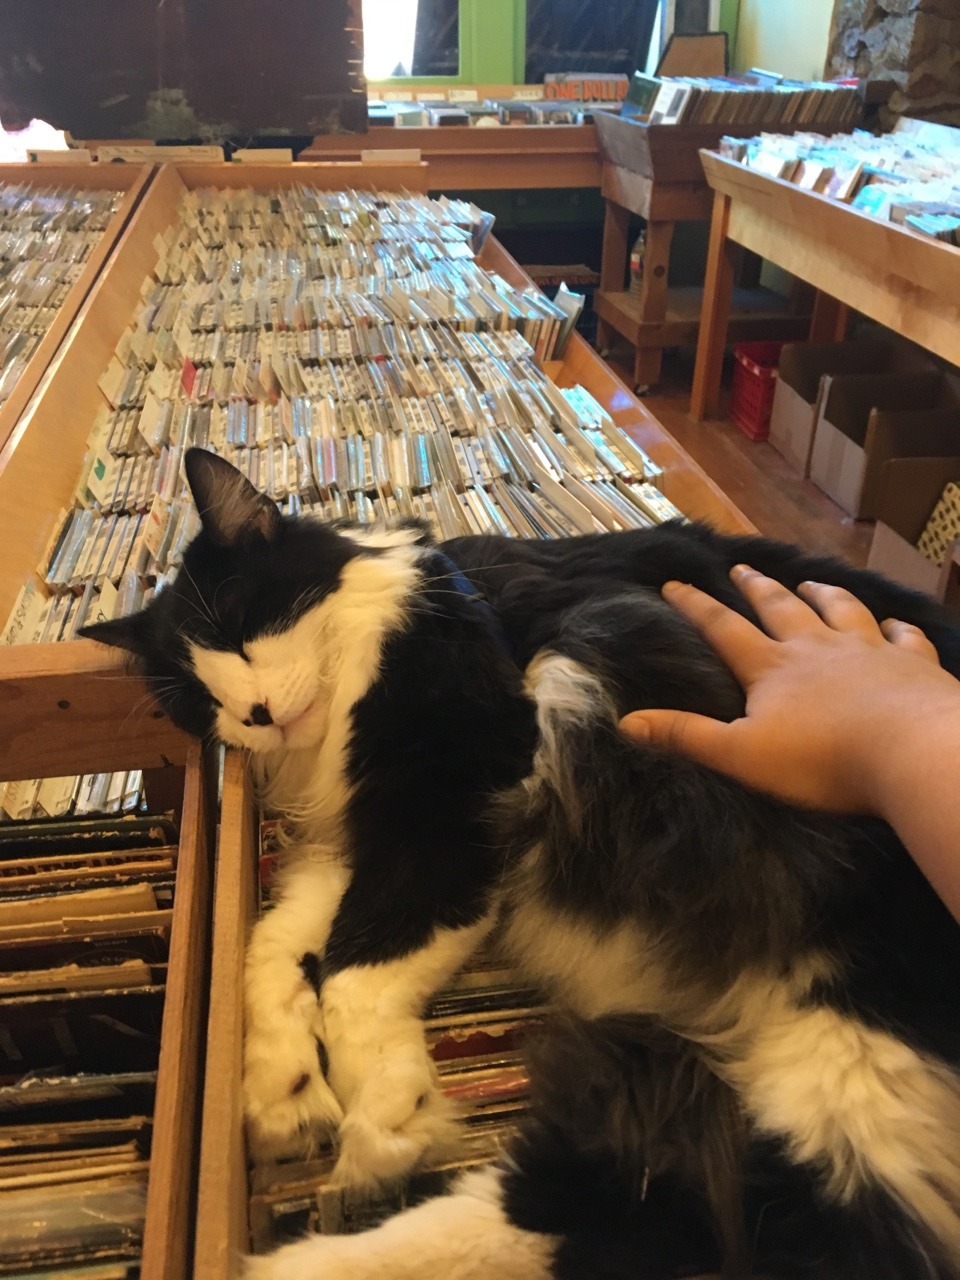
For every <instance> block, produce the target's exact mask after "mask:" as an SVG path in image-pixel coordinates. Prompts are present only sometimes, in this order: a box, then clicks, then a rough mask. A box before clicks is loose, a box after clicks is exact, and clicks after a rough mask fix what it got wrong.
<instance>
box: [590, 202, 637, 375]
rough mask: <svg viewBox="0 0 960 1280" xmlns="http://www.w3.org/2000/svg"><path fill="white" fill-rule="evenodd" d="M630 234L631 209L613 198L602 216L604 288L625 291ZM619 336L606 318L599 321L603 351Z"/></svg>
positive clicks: (601, 270)
mask: <svg viewBox="0 0 960 1280" xmlns="http://www.w3.org/2000/svg"><path fill="white" fill-rule="evenodd" d="M629 236H630V210H629V209H625V208H624V207H623V205H619V204H617V203H616V201H614V200H608V201H607V211H606V214H605V215H604V219H603V252H602V256H601V259H600V288H601V289H602V290H605V291H610V292H612V293H622V291H623V287H624V281H625V280H626V276H627V260H628V258H629V256H630V245H629V243H628V241H629ZM617 336H618V335H617V331H616V329H614V328H613V326H612V325H610V324H608V323H607V321H606V320H602V319H598V320H597V346H598V347H599V348H600V350H601V351H602V350H604V348H606V347H609V346H610V345H611V343H613V342H614V341H615V340H616V338H617Z"/></svg>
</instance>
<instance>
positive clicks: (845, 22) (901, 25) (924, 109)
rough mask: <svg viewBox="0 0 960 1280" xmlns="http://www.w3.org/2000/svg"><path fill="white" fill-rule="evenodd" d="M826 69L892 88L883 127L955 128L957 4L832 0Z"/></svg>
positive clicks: (953, 0)
mask: <svg viewBox="0 0 960 1280" xmlns="http://www.w3.org/2000/svg"><path fill="white" fill-rule="evenodd" d="M829 69H830V74H831V75H856V76H862V77H867V78H870V79H880V80H892V81H893V82H894V83H895V84H896V86H897V87H896V90H895V92H894V94H893V97H892V98H891V99H890V102H889V104H888V105H887V107H886V108H885V110H884V113H883V116H884V118H883V120H882V123H883V124H884V126H885V127H890V126H891V125H892V124H893V123H895V121H896V119H897V117H898V116H901V115H907V116H915V117H916V118H918V119H922V120H936V121H938V122H939V123H941V124H953V125H960V0H837V7H836V10H835V11H834V16H833V37H832V43H831V49H830V63H829Z"/></svg>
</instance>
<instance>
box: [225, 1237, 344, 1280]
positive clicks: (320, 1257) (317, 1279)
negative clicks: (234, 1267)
mask: <svg viewBox="0 0 960 1280" xmlns="http://www.w3.org/2000/svg"><path fill="white" fill-rule="evenodd" d="M355 1239H356V1237H352V1236H321V1235H315V1236H308V1237H307V1239H306V1240H300V1241H298V1242H297V1243H296V1244H287V1245H284V1246H283V1247H282V1248H280V1249H277V1250H276V1251H275V1252H274V1253H269V1254H266V1255H264V1257H262V1258H247V1259H246V1262H245V1264H244V1268H243V1280H361V1277H362V1276H363V1275H364V1274H367V1273H366V1272H365V1270H364V1267H363V1261H362V1258H358V1256H357V1248H356V1246H355V1244H354V1241H355Z"/></svg>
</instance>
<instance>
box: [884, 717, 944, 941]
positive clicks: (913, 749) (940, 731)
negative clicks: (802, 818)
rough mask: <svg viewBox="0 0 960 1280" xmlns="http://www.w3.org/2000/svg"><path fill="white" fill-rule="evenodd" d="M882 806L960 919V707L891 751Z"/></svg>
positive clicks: (901, 837) (887, 764)
mask: <svg viewBox="0 0 960 1280" xmlns="http://www.w3.org/2000/svg"><path fill="white" fill-rule="evenodd" d="M878 799H879V803H878V809H879V811H880V812H881V814H882V816H883V817H884V818H885V819H886V820H887V822H889V823H890V825H891V826H892V827H893V829H894V830H895V831H896V833H897V835H898V836H899V837H900V839H901V840H902V841H903V843H904V845H905V846H906V848H907V849H908V850H909V852H910V854H911V856H912V857H913V859H914V861H915V862H916V863H917V865H918V866H919V867H920V870H921V871H922V872H923V873H924V875H925V876H926V877H927V879H928V880H929V881H930V883H931V885H932V886H933V887H934V889H935V890H936V891H937V893H938V894H939V895H940V897H941V898H942V900H943V901H944V902H945V903H946V905H947V907H948V908H949V909H950V911H951V912H952V914H953V916H954V917H955V918H956V919H957V920H958V921H960V707H957V708H956V709H955V710H954V711H953V712H952V714H951V715H949V716H945V717H942V718H939V719H937V720H935V721H929V720H925V721H924V722H923V723H921V724H920V725H919V726H918V728H917V730H916V731H915V732H914V733H912V734H910V735H909V736H908V737H907V740H906V741H904V742H902V743H901V744H898V746H897V747H896V748H894V749H892V750H891V751H890V752H889V754H888V759H887V763H886V765H885V767H884V769H883V771H882V781H881V783H880V786H879V797H878Z"/></svg>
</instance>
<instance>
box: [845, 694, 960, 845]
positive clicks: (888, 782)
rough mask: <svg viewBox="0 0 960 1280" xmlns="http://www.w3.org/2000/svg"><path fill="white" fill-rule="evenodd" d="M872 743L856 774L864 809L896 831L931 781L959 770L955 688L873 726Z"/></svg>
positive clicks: (959, 698) (959, 700)
mask: <svg viewBox="0 0 960 1280" xmlns="http://www.w3.org/2000/svg"><path fill="white" fill-rule="evenodd" d="M872 738H873V740H872V742H871V743H870V744H869V753H868V759H867V761H866V763H865V765H864V767H863V770H862V783H863V792H864V795H863V799H864V804H865V806H866V807H867V809H868V810H869V811H870V812H871V813H873V814H875V815H876V816H877V817H880V818H883V819H884V820H885V821H887V822H889V823H890V825H891V826H893V827H895V828H896V827H897V826H898V825H899V823H900V821H901V820H902V817H903V815H904V810H905V808H909V807H912V806H913V805H915V804H916V803H918V800H919V798H920V797H922V796H923V794H924V790H925V787H926V786H927V784H929V782H930V781H931V779H932V776H935V775H937V774H939V773H940V772H941V771H943V770H949V771H950V772H951V773H956V771H957V769H958V766H960V689H958V693H957V695H956V696H955V697H952V698H944V699H940V700H938V701H937V702H936V703H933V704H925V703H924V702H923V701H922V700H921V701H920V703H919V704H918V705H917V706H916V707H915V709H914V710H913V711H912V712H911V714H910V715H909V716H902V715H901V716H897V717H895V718H893V719H892V722H891V723H889V724H887V725H885V726H878V731H877V733H876V734H875V735H872Z"/></svg>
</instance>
